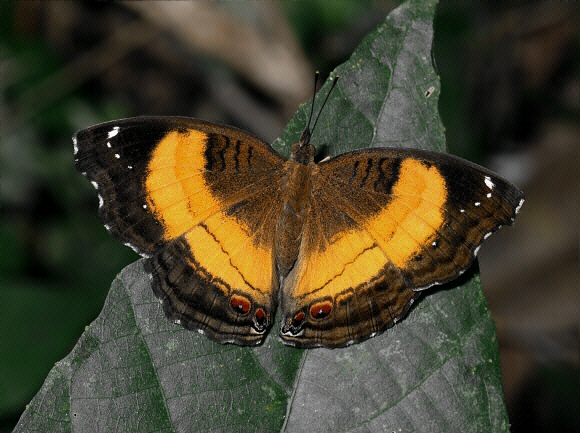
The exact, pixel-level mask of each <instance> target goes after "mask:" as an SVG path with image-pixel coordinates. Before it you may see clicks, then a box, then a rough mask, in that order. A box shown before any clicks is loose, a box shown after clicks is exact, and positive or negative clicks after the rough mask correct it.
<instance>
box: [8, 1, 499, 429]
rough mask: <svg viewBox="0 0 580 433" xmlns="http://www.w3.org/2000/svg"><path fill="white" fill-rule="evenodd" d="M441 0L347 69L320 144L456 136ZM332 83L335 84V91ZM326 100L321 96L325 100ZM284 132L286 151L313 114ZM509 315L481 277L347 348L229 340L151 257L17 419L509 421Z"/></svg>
mask: <svg viewBox="0 0 580 433" xmlns="http://www.w3.org/2000/svg"><path fill="white" fill-rule="evenodd" d="M434 13H435V6H434V4H433V3H429V2H420V1H411V2H407V3H405V4H403V5H402V6H400V7H399V8H397V9H396V10H394V11H393V12H392V13H391V14H390V15H389V16H388V17H387V19H386V21H385V22H384V23H383V24H381V25H380V26H379V27H378V28H377V29H376V30H375V31H373V32H372V33H371V34H370V35H368V36H367V38H365V40H364V41H363V42H362V43H361V45H360V46H359V47H358V48H357V50H356V51H355V52H354V53H353V55H352V57H351V59H350V60H349V61H347V62H346V63H344V64H343V65H341V66H340V67H338V68H337V70H336V72H337V73H339V74H340V76H341V78H340V81H339V83H338V85H337V87H336V88H335V90H334V91H333V93H332V95H331V97H330V99H329V102H328V103H327V106H326V108H325V109H324V111H323V113H322V115H321V118H320V121H319V123H318V126H317V128H316V130H315V133H314V135H313V137H312V143H313V144H314V145H316V146H317V147H318V148H319V149H321V150H322V152H321V153H322V154H326V155H336V154H338V153H342V152H345V151H349V150H352V149H356V148H361V147H367V146H372V147H378V146H396V147H420V148H425V149H432V150H443V149H444V147H445V140H444V135H443V127H442V125H441V122H440V120H439V116H438V113H437V100H438V96H439V88H440V87H439V81H438V79H437V76H436V74H435V72H434V70H433V67H432V64H431V43H432V38H433V28H432V23H433V17H434ZM328 86H329V84H328V83H327V84H326V85H325V86H324V88H323V89H322V91H321V92H322V93H321V95H323V96H325V92H327V91H328V88H329V87H328ZM322 99H323V98H317V100H316V102H315V103H316V105H317V106H320V104H321V103H322ZM309 109H310V104H309V103H307V104H304V105H303V106H301V107H300V109H299V111H298V112H297V114H296V116H295V117H294V119H292V121H291V122H290V124H289V125H288V127H287V129H286V130H285V131H284V133H283V134H282V136H281V137H280V138H279V139H278V140H277V141H276V143H274V146H275V147H276V148H277V149H279V150H280V151H281V152H283V153H286V154H288V147H289V145H290V144H291V143H293V142H296V141H297V140H298V137H299V135H300V133H301V132H302V129H303V128H304V125H305V123H306V119H307V116H308V113H309ZM508 430H509V428H508V420H507V415H506V410H505V405H504V403H503V395H502V389H501V380H500V372H499V360H498V351H497V342H496V339H495V328H494V323H493V320H492V318H491V316H490V313H489V311H488V309H487V306H486V302H485V298H484V296H483V292H482V288H481V283H480V281H479V278H478V277H477V276H473V275H471V278H468V277H466V275H464V276H462V277H461V279H460V281H459V282H457V281H456V282H455V283H453V284H448V285H446V286H443V287H441V288H439V289H438V290H430V291H428V293H427V295H426V296H424V297H423V298H422V299H421V300H420V301H419V302H418V303H417V304H416V305H415V307H414V308H413V309H412V310H411V312H410V313H409V315H408V317H407V318H406V319H404V320H403V321H402V322H401V323H399V324H397V325H396V326H394V327H393V328H391V329H390V330H388V331H387V332H385V333H384V334H382V335H380V336H377V337H375V338H372V339H370V340H367V341H365V342H363V343H360V344H355V345H353V346H350V347H347V348H344V349H335V350H329V349H311V350H300V349H295V348H292V347H288V346H285V345H283V344H282V343H280V341H279V340H278V338H277V325H276V324H275V325H274V328H273V329H272V330H271V332H270V334H269V335H268V337H267V339H266V341H265V343H264V344H263V345H262V346H259V347H253V348H248V347H239V346H235V345H220V344H217V343H214V342H212V341H210V340H209V339H207V338H206V337H204V336H201V335H199V334H198V333H195V332H190V331H186V330H184V329H182V328H181V327H178V326H175V325H174V324H172V323H170V322H169V321H168V320H167V319H166V318H165V316H164V314H163V312H162V309H161V306H160V304H159V302H158V301H157V300H156V299H155V297H154V295H153V293H152V290H151V287H150V279H149V276H148V275H147V274H146V273H145V271H144V270H143V265H142V261H138V262H136V263H134V264H132V265H130V266H128V267H127V268H125V269H124V270H123V272H122V273H121V274H120V275H119V276H118V278H117V279H116V280H115V281H114V283H113V286H112V288H111V291H110V293H109V296H108V298H107V301H106V303H105V306H104V308H103V311H102V313H101V314H100V316H99V317H98V318H97V320H95V321H94V322H93V323H92V324H91V325H90V326H88V327H87V330H86V331H85V333H84V334H83V335H82V337H81V339H80V340H79V342H78V343H77V345H76V346H75V348H74V349H73V351H72V352H71V353H70V354H69V355H68V356H67V357H66V358H65V359H63V360H62V361H60V362H58V363H57V364H56V365H55V367H54V368H53V369H52V370H51V372H50V373H49V376H48V378H47V379H46V382H45V384H44V385H43V387H42V389H41V390H40V391H39V393H38V394H37V395H36V396H35V397H34V399H33V400H32V402H31V403H30V405H29V406H28V407H27V409H26V411H25V412H24V414H23V416H22V418H21V420H20V422H19V424H18V426H17V428H16V430H15V431H17V432H30V431H39V432H49V431H50V432H53V431H63V432H69V431H70V432H72V431H75V432H77V431H90V432H98V431H102V432H114V431H119V432H149V431H151V432H174V431H175V432H192V431H212V432H215V431H224V432H237V431H240V432H247V431H260V432H261V431H272V432H275V431H286V432H311V431H317V432H325V431H333V432H334V431H343V432H366V431H387V432H391V431H396V432H399V431H401V432H409V431H414V432H451V431H461V432H490V431H494V432H500V431H505V432H507V431H508Z"/></svg>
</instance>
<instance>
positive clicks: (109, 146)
mask: <svg viewBox="0 0 580 433" xmlns="http://www.w3.org/2000/svg"><path fill="white" fill-rule="evenodd" d="M107 147H108V148H109V149H110V148H111V147H112V146H111V142H110V141H107Z"/></svg>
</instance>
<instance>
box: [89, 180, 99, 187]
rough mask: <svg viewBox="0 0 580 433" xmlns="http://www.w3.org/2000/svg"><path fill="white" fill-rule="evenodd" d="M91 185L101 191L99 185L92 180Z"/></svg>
mask: <svg viewBox="0 0 580 433" xmlns="http://www.w3.org/2000/svg"><path fill="white" fill-rule="evenodd" d="M91 185H93V187H94V188H95V189H99V184H98V183H97V182H95V181H94V180H91Z"/></svg>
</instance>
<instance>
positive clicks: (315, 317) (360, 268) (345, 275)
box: [282, 149, 523, 347]
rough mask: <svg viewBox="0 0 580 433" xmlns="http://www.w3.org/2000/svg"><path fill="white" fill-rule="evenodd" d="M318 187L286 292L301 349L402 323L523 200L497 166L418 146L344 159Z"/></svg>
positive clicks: (332, 164) (290, 337)
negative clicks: (425, 293)
mask: <svg viewBox="0 0 580 433" xmlns="http://www.w3.org/2000/svg"><path fill="white" fill-rule="evenodd" d="M312 184H313V192H312V198H311V203H310V213H309V217H308V220H307V222H306V223H305V226H304V229H303V234H302V238H303V239H304V241H303V244H302V245H301V249H300V253H299V256H298V260H297V263H296V266H295V268H294V269H293V271H292V272H291V274H290V275H289V277H288V279H287V281H286V282H285V283H284V286H283V288H282V291H283V292H282V293H283V294H284V297H283V299H284V303H283V305H282V310H283V327H282V338H283V339H284V340H285V341H286V342H287V343H289V344H292V345H296V346H300V347H313V346H319V345H321V346H329V347H336V346H344V345H347V344H350V343H352V342H354V341H360V340H363V339H366V338H368V337H370V336H373V335H375V334H377V333H380V332H382V331H384V330H385V329H387V328H388V327H390V326H392V325H393V324H394V323H395V322H396V321H397V320H399V319H400V318H401V317H402V316H403V315H404V314H405V313H406V311H407V310H408V308H409V307H410V305H411V304H412V301H413V300H414V299H415V298H416V297H417V295H418V293H419V291H420V290H422V289H425V288H427V287H430V286H432V285H434V284H440V283H442V282H445V281H448V280H450V279H452V278H455V277H457V276H458V275H459V274H460V273H462V272H463V271H464V270H465V269H466V268H467V267H468V266H469V265H470V264H471V262H472V261H473V258H474V256H475V254H476V252H477V249H478V248H479V245H480V244H481V242H482V241H483V239H484V238H485V237H487V235H488V234H490V233H492V232H493V231H495V230H497V229H498V228H499V227H500V226H502V225H505V224H511V223H512V222H513V219H514V218H515V214H516V211H517V210H518V207H519V206H520V205H521V203H522V201H523V194H522V193H521V191H519V190H518V189H517V188H515V187H514V186H513V185H511V184H509V183H508V182H506V181H505V180H503V179H501V178H499V177H498V176H497V175H496V174H494V173H492V172H490V171H489V170H486V169H484V168H482V167H479V166H477V165H475V164H472V163H469V162H467V161H464V160H462V159H460V158H457V157H453V156H450V155H446V154H439V153H434V152H427V151H418V150H399V149H372V150H362V151H355V152H351V153H347V154H343V155H339V156H338V157H336V158H333V159H331V160H329V161H328V162H322V163H320V164H319V165H318V167H317V171H315V172H314V173H313V180H312Z"/></svg>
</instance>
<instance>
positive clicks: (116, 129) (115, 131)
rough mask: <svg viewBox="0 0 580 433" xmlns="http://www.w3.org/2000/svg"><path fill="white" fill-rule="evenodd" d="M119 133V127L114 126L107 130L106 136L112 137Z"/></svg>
mask: <svg viewBox="0 0 580 433" xmlns="http://www.w3.org/2000/svg"><path fill="white" fill-rule="evenodd" d="M118 133H119V127H118V126H115V127H114V128H113V129H111V130H110V131H109V134H108V136H107V138H113V137H114V136H115V135H117V134H118Z"/></svg>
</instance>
